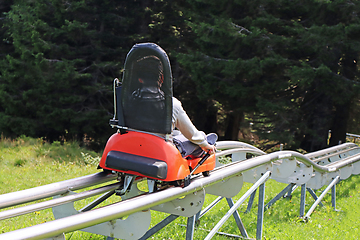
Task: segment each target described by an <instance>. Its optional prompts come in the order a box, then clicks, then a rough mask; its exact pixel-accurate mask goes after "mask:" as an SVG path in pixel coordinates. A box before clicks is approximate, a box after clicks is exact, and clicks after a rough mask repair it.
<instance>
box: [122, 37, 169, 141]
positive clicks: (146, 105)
mask: <svg viewBox="0 0 360 240" xmlns="http://www.w3.org/2000/svg"><path fill="white" fill-rule="evenodd" d="M119 100H120V101H121V106H120V107H121V108H122V112H123V120H124V125H125V127H128V128H132V129H136V130H141V131H146V132H153V133H161V134H170V133H171V120H172V74H171V67H170V61H169V58H168V56H167V54H166V52H165V51H164V50H163V49H162V48H160V47H159V46H158V45H156V44H154V43H141V44H136V45H134V46H133V47H132V49H131V50H130V52H129V53H128V54H127V56H126V60H125V70H124V74H123V80H122V89H121V97H120V99H119ZM118 104H119V103H118Z"/></svg>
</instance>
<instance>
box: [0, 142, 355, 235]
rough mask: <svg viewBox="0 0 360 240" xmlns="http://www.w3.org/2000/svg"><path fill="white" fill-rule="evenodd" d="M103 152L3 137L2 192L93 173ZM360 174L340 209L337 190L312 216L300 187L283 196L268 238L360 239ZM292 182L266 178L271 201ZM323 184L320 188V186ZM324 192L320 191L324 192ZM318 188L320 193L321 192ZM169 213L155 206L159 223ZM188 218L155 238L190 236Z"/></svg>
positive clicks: (215, 216) (341, 192)
mask: <svg viewBox="0 0 360 240" xmlns="http://www.w3.org/2000/svg"><path fill="white" fill-rule="evenodd" d="M98 160H99V155H98V154H96V153H94V152H91V151H88V150H85V149H82V148H80V147H79V146H78V144H77V143H64V144H60V143H59V142H55V143H53V144H49V143H46V142H44V141H43V140H41V139H31V138H27V137H20V138H18V139H15V140H9V139H4V138H2V139H1V141H0V164H1V169H0V186H1V187H0V194H4V193H8V192H14V191H19V190H23V189H28V188H31V187H36V186H41V185H45V184H49V183H54V182H59V181H63V180H67V179H71V178H75V177H80V176H85V175H89V174H93V173H95V172H98V171H100V170H97V169H96V164H97V161H98ZM359 182H360V176H352V177H350V178H348V179H346V180H344V181H341V182H340V183H339V184H338V185H337V187H336V189H337V198H336V201H337V202H336V204H337V210H338V211H334V210H333V209H332V207H331V194H327V195H326V196H325V198H324V200H323V203H324V205H325V206H324V207H319V206H318V207H317V208H316V209H315V211H314V212H313V213H312V215H311V218H310V220H309V221H308V222H303V221H301V219H299V217H298V216H299V206H300V188H299V189H297V190H295V192H294V193H293V196H292V198H291V200H290V199H287V198H286V199H285V198H284V199H280V200H279V201H278V202H276V203H275V204H274V205H273V206H272V207H271V208H269V209H268V210H267V211H266V212H265V215H264V223H263V226H264V227H263V239H339V238H340V239H358V236H359V235H360V230H359V228H360V227H359V226H360V220H359V214H360V206H359V204H358V203H359V200H360V189H359V188H358V184H359ZM250 187H251V184H249V183H244V186H243V188H242V190H241V191H240V193H239V194H238V195H237V196H235V197H234V198H233V200H234V202H236V201H237V200H238V199H239V198H240V197H241V196H242V195H243V194H244V193H245V192H246V191H247V190H248V189H249V188H250ZM284 187H286V184H282V183H278V182H276V181H274V180H269V181H268V182H267V183H266V190H265V198H266V199H265V203H266V202H268V201H270V200H271V199H272V198H273V197H274V196H276V195H277V194H278V193H279V192H280V191H281V190H282V189H283V188H284ZM320 191H321V190H319V192H320ZM319 194H320V193H319ZM319 194H318V195H319ZM215 198H216V196H212V195H207V196H206V198H205V204H204V206H207V205H208V204H209V203H211V202H212V201H213V200H214V199H215ZM118 200H119V198H118V197H117V196H113V197H111V198H110V199H108V203H112V202H116V201H118ZM89 201H90V200H83V201H79V202H77V203H76V207H80V206H81V205H84V204H86V203H87V202H89ZM313 202H314V200H313V199H312V198H311V196H310V195H309V194H307V197H306V203H307V205H306V209H305V212H306V211H307V210H309V208H310V206H311V205H312V203H313ZM246 207H247V201H246V202H245V203H243V204H242V205H241V206H240V207H239V209H238V211H239V213H240V217H241V219H242V221H243V224H244V226H245V228H246V230H247V232H248V235H249V236H250V237H251V238H255V236H256V224H257V197H256V198H255V202H254V204H253V208H252V209H251V211H250V212H249V213H246V214H245V213H244V211H245V210H246ZM228 210H229V207H228V206H227V203H226V201H225V200H222V201H221V202H220V203H219V204H218V205H217V206H216V207H215V208H213V209H212V210H211V211H210V212H209V213H207V214H206V215H205V216H204V217H202V218H201V219H200V221H199V223H198V225H197V229H198V230H196V231H195V234H194V239H204V238H205V237H206V235H207V234H208V232H207V231H205V230H200V229H206V230H211V228H212V227H214V226H215V225H216V223H217V222H218V221H219V220H220V219H221V218H222V217H223V215H224V214H225V213H226V212H227V211H228ZM166 216H168V214H165V213H160V212H154V211H152V223H151V225H152V226H154V225H155V224H156V223H157V222H159V221H161V220H162V219H163V218H165V217H166ZM51 220H53V216H52V212H51V210H50V209H48V210H43V211H40V212H34V213H30V214H26V215H24V216H19V217H15V218H11V219H7V220H3V221H0V233H4V232H9V231H13V230H15V229H19V228H24V227H28V226H31V225H35V224H39V223H43V222H47V221H51ZM186 223H187V219H186V218H184V217H179V218H177V219H176V220H175V221H174V222H172V223H170V224H169V225H168V226H167V227H165V228H164V229H163V230H161V231H160V232H159V233H156V234H155V235H153V237H152V239H161V240H162V239H174V240H175V239H185V234H186V227H184V225H185V226H186ZM220 231H221V232H227V233H231V234H236V235H240V233H239V230H238V229H237V226H236V224H235V221H234V219H233V218H232V217H231V218H230V219H229V220H228V221H227V222H226V223H225V224H224V225H223V226H222V227H221V229H220ZM66 239H71V240H80V239H81V240H83V239H99V240H100V239H106V237H104V236H99V235H95V234H89V233H85V232H82V231H76V232H73V233H68V234H66ZM213 239H233V238H229V237H225V236H222V235H215V236H214V238H213Z"/></svg>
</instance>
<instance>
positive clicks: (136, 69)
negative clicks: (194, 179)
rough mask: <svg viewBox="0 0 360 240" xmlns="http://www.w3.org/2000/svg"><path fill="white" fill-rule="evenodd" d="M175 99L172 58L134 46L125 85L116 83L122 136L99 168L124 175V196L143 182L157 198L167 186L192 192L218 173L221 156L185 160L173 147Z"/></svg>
mask: <svg viewBox="0 0 360 240" xmlns="http://www.w3.org/2000/svg"><path fill="white" fill-rule="evenodd" d="M172 97H173V94H172V74H171V67H170V62H169V59H168V56H167V54H166V52H165V51H164V50H163V49H162V48H160V47H159V46H158V45H156V44H154V43H142V44H136V45H134V46H133V47H132V49H131V50H130V52H129V53H128V55H127V57H126V60H125V69H124V74H123V79H122V83H120V81H119V80H118V79H115V80H114V111H115V114H114V118H113V119H111V120H110V125H111V126H112V127H114V128H117V129H118V131H117V132H116V133H115V134H113V135H112V136H111V137H110V138H109V140H108V142H107V144H106V147H105V149H104V153H103V155H102V158H101V160H100V164H99V167H100V168H102V169H104V170H105V171H115V172H117V173H118V176H119V180H120V181H121V182H122V183H123V189H122V190H119V191H118V192H117V193H118V194H119V195H122V194H124V193H125V192H126V191H127V190H128V187H129V186H130V185H131V183H132V182H133V180H135V179H138V178H147V179H148V186H149V192H153V191H157V190H159V189H161V188H164V187H166V186H167V185H175V186H183V187H186V186H187V185H189V184H190V177H191V176H192V175H195V174H198V173H203V175H204V176H207V175H209V171H211V170H213V169H214V168H215V154H213V155H211V156H210V155H209V154H205V153H204V152H202V155H192V154H190V155H187V156H182V154H181V153H180V152H179V150H178V149H177V148H176V147H175V145H174V144H173V142H172V137H171V134H172V107H173V105H172V104H173V103H172V101H173V99H172ZM215 141H216V140H215ZM212 144H214V142H213V143H212ZM197 152H199V151H197Z"/></svg>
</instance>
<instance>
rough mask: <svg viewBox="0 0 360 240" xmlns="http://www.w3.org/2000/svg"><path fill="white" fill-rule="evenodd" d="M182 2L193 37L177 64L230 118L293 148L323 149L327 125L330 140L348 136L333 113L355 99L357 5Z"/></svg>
mask: <svg viewBox="0 0 360 240" xmlns="http://www.w3.org/2000/svg"><path fill="white" fill-rule="evenodd" d="M187 3H188V6H189V9H191V11H188V12H187V13H188V20H189V26H190V27H191V29H192V31H193V32H195V33H196V34H197V37H196V39H195V41H193V42H192V43H190V44H189V45H188V46H187V48H186V49H188V50H189V51H188V52H187V54H184V55H182V58H181V63H182V64H183V66H184V67H185V68H186V69H188V71H189V72H191V77H192V79H193V80H194V81H195V82H196V83H197V86H198V88H199V92H200V88H202V89H203V90H202V91H201V92H202V94H203V97H204V98H212V99H214V100H216V101H218V102H219V103H220V104H221V105H222V107H223V108H224V109H226V110H227V116H228V117H231V116H232V114H230V113H232V112H234V111H235V112H238V114H240V115H241V114H242V113H246V114H247V116H249V117H251V120H252V121H253V122H254V129H255V130H257V134H258V135H260V136H262V137H263V138H265V139H269V140H276V141H277V142H285V143H288V144H289V146H292V147H293V148H297V147H299V146H301V147H303V148H304V149H306V150H308V151H314V150H317V149H320V148H324V147H326V142H327V136H328V130H329V129H332V131H334V135H333V140H332V141H336V139H337V138H339V137H340V135H341V138H342V136H345V131H346V127H345V128H340V127H339V120H341V118H339V117H338V116H340V111H347V110H346V108H345V106H349V102H350V101H351V99H352V98H353V97H355V96H358V84H357V78H358V71H357V67H356V63H357V56H358V53H359V51H358V44H356V43H357V40H356V37H355V36H356V35H357V32H358V30H357V28H358V24H359V18H358V16H357V15H356V14H355V13H356V12H357V11H356V10H354V9H358V7H359V3H358V2H356V1H342V0H338V1H325V2H323V1H315V0H307V1H301V2H298V1H284V0H274V1H265V0H258V1H250V2H249V1H223V2H222V3H219V2H218V1H196V2H193V1H188V2H187ZM200 9H202V10H203V11H202V12H204V14H202V15H201V14H198V13H199V12H201V11H200ZM335 12H336V13H335ZM346 16H348V17H346ZM350 53H351V54H350ZM346 72H347V73H346ZM349 73H351V76H350V75H349ZM343 113H344V112H343ZM341 116H343V117H344V118H345V121H342V122H341V123H340V124H341V126H344V125H343V124H344V122H346V116H348V114H342V115H341ZM237 119H241V118H237ZM236 121H238V120H236ZM238 126H239V125H238V124H237V125H236V124H234V125H233V126H230V127H233V128H235V129H234V130H233V131H232V132H236V131H238ZM336 132H341V134H340V135H339V134H337V133H336ZM232 137H236V134H232Z"/></svg>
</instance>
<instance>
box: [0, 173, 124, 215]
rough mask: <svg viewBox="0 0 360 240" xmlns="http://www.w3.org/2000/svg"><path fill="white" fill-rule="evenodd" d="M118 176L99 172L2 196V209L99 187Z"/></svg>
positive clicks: (0, 202) (0, 196) (0, 200)
mask: <svg viewBox="0 0 360 240" xmlns="http://www.w3.org/2000/svg"><path fill="white" fill-rule="evenodd" d="M116 177H117V176H116V174H109V173H106V172H99V173H95V174H91V175H88V176H84V177H79V178H74V179H71V180H66V181H62V182H57V183H52V184H48V185H44V186H40V187H35V188H30V189H26V190H22V191H18V192H12V193H7V194H3V195H0V209H2V208H6V207H11V206H16V205H19V204H22V203H28V202H32V201H36V200H40V199H44V198H48V197H53V196H56V195H60V194H64V193H67V192H68V191H75V190H79V189H83V188H86V187H90V186H94V185H98V184H101V183H104V182H109V181H112V180H115V179H116Z"/></svg>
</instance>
